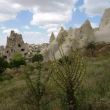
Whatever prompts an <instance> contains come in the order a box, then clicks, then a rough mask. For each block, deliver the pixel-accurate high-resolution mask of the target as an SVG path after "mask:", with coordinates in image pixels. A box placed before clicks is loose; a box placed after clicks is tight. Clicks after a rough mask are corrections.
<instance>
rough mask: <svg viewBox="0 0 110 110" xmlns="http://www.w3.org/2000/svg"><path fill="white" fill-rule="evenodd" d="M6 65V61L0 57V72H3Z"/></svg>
mask: <svg viewBox="0 0 110 110" xmlns="http://www.w3.org/2000/svg"><path fill="white" fill-rule="evenodd" d="M8 66H9V64H8V62H7V61H6V60H5V59H4V58H2V57H0V73H3V72H4V71H5V69H6V68H7V67H8Z"/></svg>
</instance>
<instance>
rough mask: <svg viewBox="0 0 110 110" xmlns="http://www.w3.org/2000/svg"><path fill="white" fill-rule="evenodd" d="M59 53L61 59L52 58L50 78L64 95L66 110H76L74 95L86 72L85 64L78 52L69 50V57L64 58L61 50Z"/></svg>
mask: <svg viewBox="0 0 110 110" xmlns="http://www.w3.org/2000/svg"><path fill="white" fill-rule="evenodd" d="M59 51H60V55H61V59H59V60H56V58H55V56H54V62H53V65H52V73H53V75H52V78H53V80H54V81H55V83H56V84H57V85H58V87H59V88H60V89H61V90H62V91H63V93H64V94H65V99H66V103H67V105H68V110H77V106H76V105H77V102H76V96H75V94H76V92H77V90H78V88H79V86H80V85H81V82H82V80H83V77H84V74H85V72H86V67H85V62H84V59H83V57H82V56H81V55H80V54H79V53H78V51H73V50H71V51H72V53H71V54H70V55H69V56H65V55H64V53H63V50H62V49H61V50H59Z"/></svg>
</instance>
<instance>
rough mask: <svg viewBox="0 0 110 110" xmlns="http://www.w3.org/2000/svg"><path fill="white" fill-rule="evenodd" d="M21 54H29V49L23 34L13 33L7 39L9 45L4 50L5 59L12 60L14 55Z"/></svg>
mask: <svg viewBox="0 0 110 110" xmlns="http://www.w3.org/2000/svg"><path fill="white" fill-rule="evenodd" d="M17 52H18V53H21V54H22V55H23V56H26V55H27V54H28V47H27V45H26V44H25V43H24V41H23V39H22V35H21V34H17V33H15V32H14V31H11V33H10V36H9V37H7V44H6V48H5V50H4V57H5V58H6V59H7V60H11V58H12V56H13V54H14V53H17Z"/></svg>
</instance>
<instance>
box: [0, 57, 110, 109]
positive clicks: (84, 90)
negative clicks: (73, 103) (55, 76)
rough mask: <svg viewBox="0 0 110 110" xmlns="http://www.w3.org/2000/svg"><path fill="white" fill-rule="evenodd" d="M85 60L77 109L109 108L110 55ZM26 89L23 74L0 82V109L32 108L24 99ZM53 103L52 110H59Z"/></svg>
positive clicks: (57, 105) (33, 76)
mask: <svg viewBox="0 0 110 110" xmlns="http://www.w3.org/2000/svg"><path fill="white" fill-rule="evenodd" d="M86 60H87V73H86V75H85V78H84V81H83V83H82V87H81V89H80V90H79V92H78V93H77V99H78V104H79V105H78V106H79V110H110V56H100V57H97V58H87V59H86ZM32 78H33V79H35V74H33V75H32ZM50 86H51V85H50ZM50 88H52V86H51V87H50ZM53 89H55V87H53ZM56 90H57V89H56ZM27 91H28V90H27V86H26V83H25V80H24V78H23V76H19V77H15V78H13V79H12V80H6V81H3V82H0V110H33V109H31V106H30V107H28V106H27V104H26V102H25V101H24V99H25V98H26V97H25V95H26V92H27ZM53 104H54V103H53ZM55 104H56V108H55V107H54V110H60V109H59V108H60V107H59V106H60V105H59V104H58V103H56V102H55ZM29 108H30V109H29Z"/></svg>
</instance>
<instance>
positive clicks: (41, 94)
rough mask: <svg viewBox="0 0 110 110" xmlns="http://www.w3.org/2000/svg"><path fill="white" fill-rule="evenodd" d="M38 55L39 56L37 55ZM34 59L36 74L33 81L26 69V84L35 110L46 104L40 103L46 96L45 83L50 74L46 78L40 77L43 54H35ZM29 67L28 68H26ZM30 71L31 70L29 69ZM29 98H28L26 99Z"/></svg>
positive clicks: (39, 109)
mask: <svg viewBox="0 0 110 110" xmlns="http://www.w3.org/2000/svg"><path fill="white" fill-rule="evenodd" d="M39 56H40V57H39ZM35 59H36V63H35V64H36V69H37V74H36V80H35V81H34V82H33V81H32V79H31V77H30V75H29V74H28V72H29V71H28V70H27V71H26V72H27V73H26V83H27V85H28V88H29V90H30V92H31V94H32V97H34V99H33V100H34V109H35V110H41V109H42V106H46V105H45V104H44V105H42V101H43V100H45V97H46V87H47V83H48V81H49V78H50V74H49V75H47V77H46V78H44V79H43V78H42V74H43V72H42V69H43V63H42V61H43V56H41V54H37V55H36V56H35ZM28 69H29V68H28ZM31 73H32V71H31ZM28 100H29V99H28ZM32 103H33V102H31V104H32Z"/></svg>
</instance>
